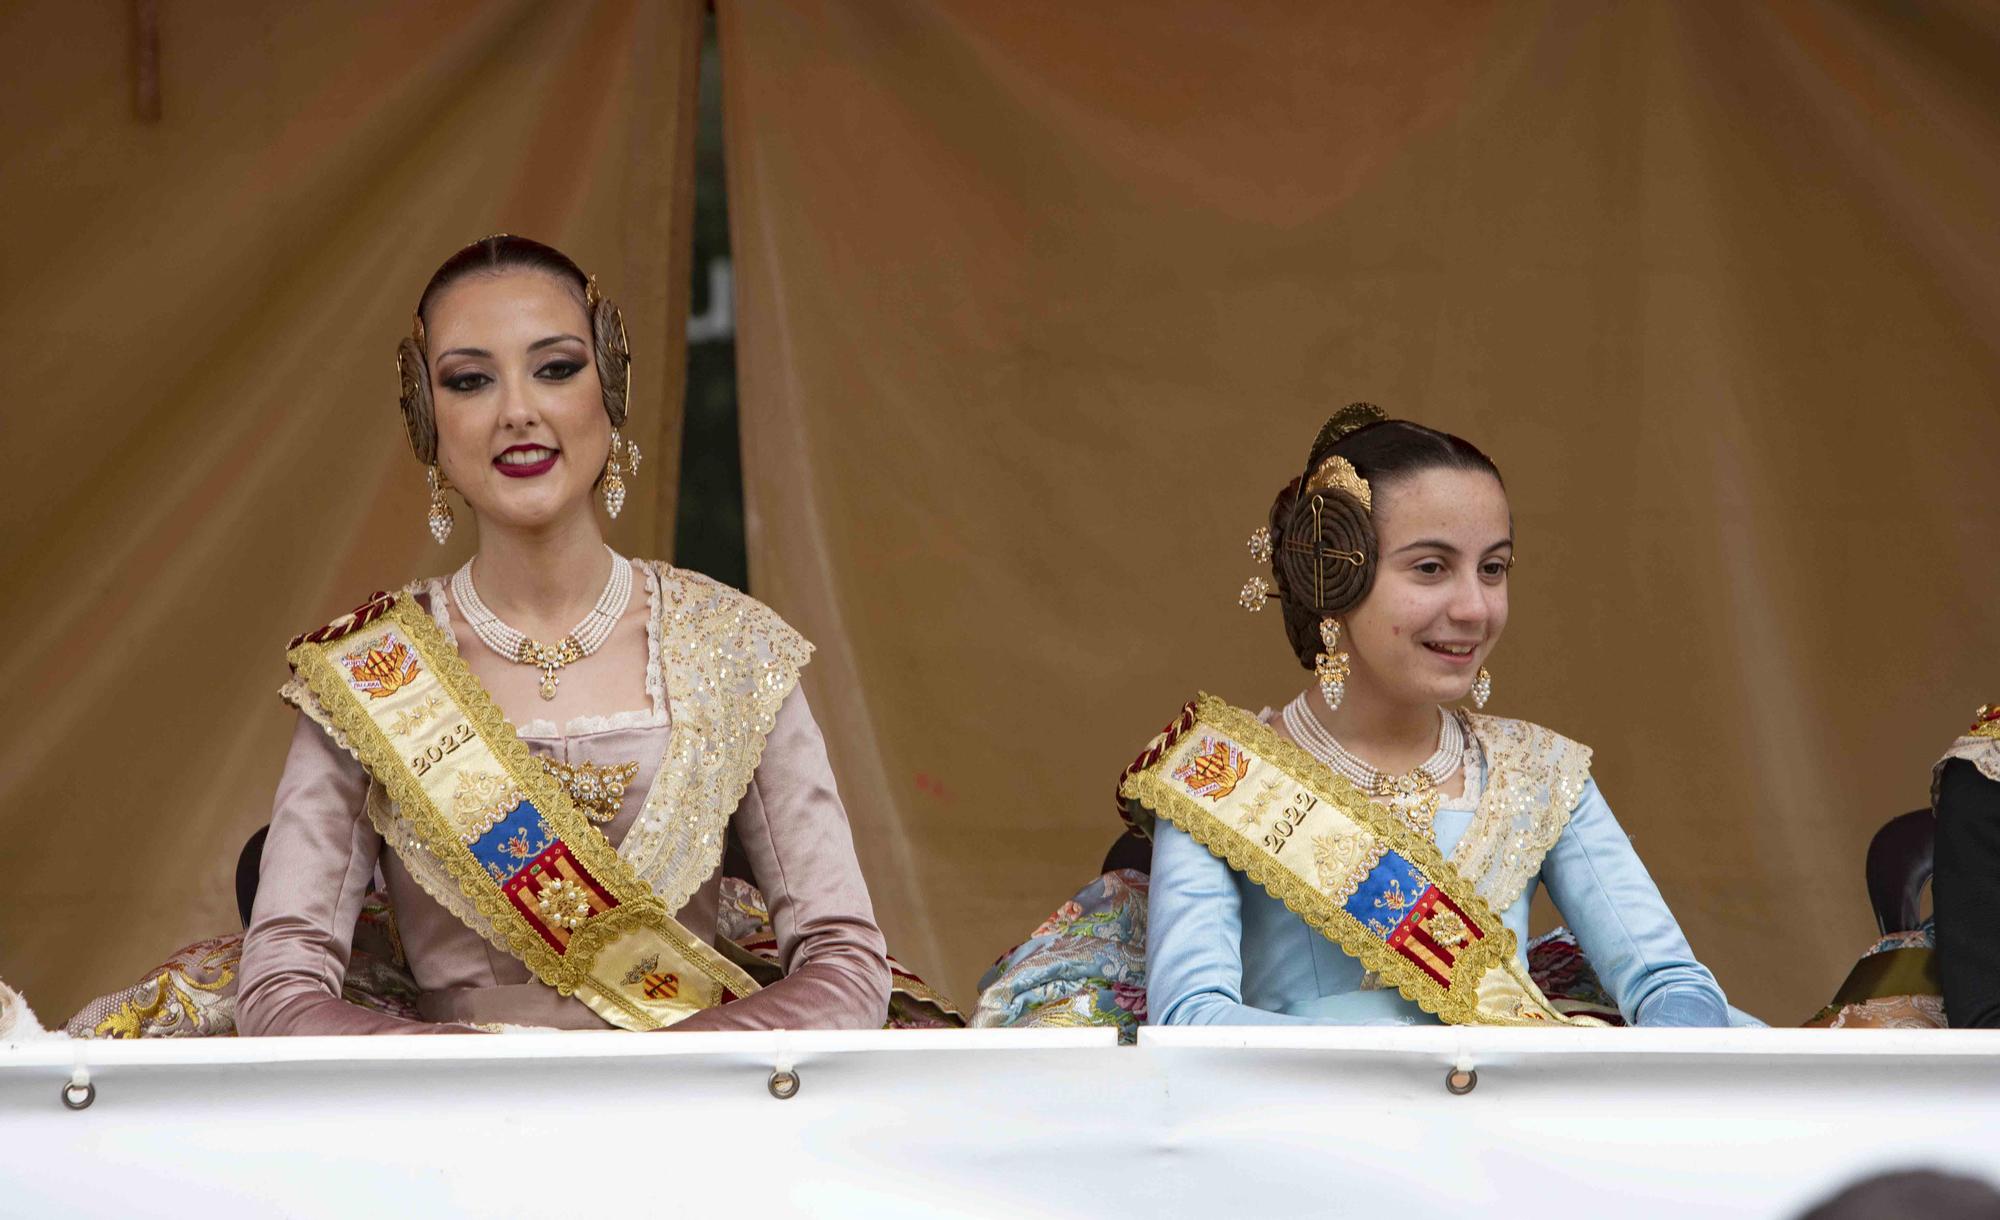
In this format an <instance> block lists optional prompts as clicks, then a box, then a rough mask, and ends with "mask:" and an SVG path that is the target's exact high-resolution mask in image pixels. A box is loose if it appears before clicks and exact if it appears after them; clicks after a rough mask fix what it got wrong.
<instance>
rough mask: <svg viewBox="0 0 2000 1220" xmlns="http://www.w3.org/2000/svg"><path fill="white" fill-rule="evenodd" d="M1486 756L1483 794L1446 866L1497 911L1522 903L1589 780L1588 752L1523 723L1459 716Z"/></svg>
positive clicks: (1471, 715) (1525, 722)
mask: <svg viewBox="0 0 2000 1220" xmlns="http://www.w3.org/2000/svg"><path fill="white" fill-rule="evenodd" d="M1459 715H1460V716H1461V717H1462V718H1463V719H1464V720H1465V722H1466V731H1467V732H1468V733H1469V734H1470V735H1471V737H1472V739H1473V740H1474V741H1477V742H1478V743H1479V749H1480V752H1481V754H1483V755H1484V760H1485V765H1486V771H1485V789H1484V791H1483V792H1481V794H1480V798H1479V808H1478V810H1477V811H1476V812H1475V813H1474V814H1473V816H1472V823H1471V825H1469V826H1467V827H1466V828H1465V834H1464V836H1463V837H1461V838H1460V839H1459V841H1458V843H1457V845H1456V846H1455V847H1454V848H1453V849H1452V853H1451V862H1452V866H1453V867H1454V868H1456V869H1457V870H1458V873H1459V875H1460V876H1461V877H1464V878H1465V879H1466V880H1468V881H1469V882H1471V883H1472V888H1473V889H1474V890H1475V891H1477V893H1478V894H1479V896H1480V897H1481V898H1483V899H1485V900H1486V902H1487V903H1488V904H1489V905H1491V906H1492V908H1493V909H1494V910H1496V911H1504V910H1506V909H1507V908H1509V907H1511V906H1513V905H1514V903H1515V902H1517V901H1519V900H1520V897H1521V891H1522V890H1523V889H1525V888H1527V884H1528V879H1529V878H1530V877H1533V876H1534V875H1535V874H1536V873H1537V872H1540V871H1541V867H1542V860H1543V858H1544V857H1546V856H1547V855H1548V854H1549V849H1550V848H1552V847H1554V846H1555V845H1556V840H1558V839H1560V838H1562V832H1563V830H1564V828H1565V827H1567V826H1568V825H1569V817H1570V814H1571V813H1573V812H1575V810H1576V806H1577V804H1578V802H1580V801H1581V800H1582V799H1583V790H1584V787H1585V786H1586V785H1588V784H1589V782H1590V759H1591V752H1590V747H1589V746H1586V745H1583V744H1581V743H1579V742H1575V741H1571V740H1570V739H1569V738H1567V737H1564V736H1563V735H1562V734H1560V733H1557V732H1555V731H1553V730H1551V729H1545V728H1543V727H1542V726H1541V725H1539V724H1532V723H1530V722H1528V721H1526V720H1508V719H1505V718H1503V717H1499V716H1481V715H1477V714H1474V713H1470V712H1460V713H1459Z"/></svg>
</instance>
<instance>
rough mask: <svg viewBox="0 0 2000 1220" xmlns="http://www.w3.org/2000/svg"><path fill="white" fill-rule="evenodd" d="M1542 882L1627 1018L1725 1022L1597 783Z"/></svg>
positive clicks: (1720, 1003) (1715, 991) (1587, 791)
mask: <svg viewBox="0 0 2000 1220" xmlns="http://www.w3.org/2000/svg"><path fill="white" fill-rule="evenodd" d="M1541 877H1542V883H1543V884H1544V885H1546V886H1548V887H1549V897H1550V898H1551V899H1553V900H1554V901H1555V904H1556V909H1557V910H1559V911H1561V912H1562V917H1563V922H1564V923H1566V924H1568V925H1569V929H1570V931H1571V932H1573V933H1575V934H1576V943H1577V945H1578V947H1579V948H1581V949H1582V950H1583V955H1584V956H1585V957H1586V958H1588V959H1589V961H1590V964H1591V966H1592V968H1594V969H1595V970H1596V971H1597V977H1598V978H1599V979H1600V980H1602V982H1603V983H1604V986H1605V989H1606V990H1607V991H1609V992H1610V993H1611V997H1612V998H1613V999H1614V1000H1616V1001H1617V1002H1618V1007H1619V1010H1620V1011H1621V1012H1623V1013H1624V1014H1625V1019H1626V1020H1627V1021H1628V1022H1630V1023H1632V1024H1634V1025H1704V1026H1705V1025H1714V1026H1721V1025H1728V1024H1729V1023H1730V1020H1729V1007H1728V1004H1727V1003H1726V1002H1725V1001H1724V999H1723V996H1722V988H1721V987H1720V986H1718V985H1717V984H1716V981H1715V976H1714V975H1713V974H1710V973H1709V972H1708V968H1707V967H1705V966H1703V965H1702V964H1701V963H1700V962H1698V961H1696V960H1695V956H1694V950H1693V949H1691V948H1689V947H1688V942H1687V937H1685V936H1683V935H1682V934H1681V927H1680V924H1678V923H1676V922H1675V921H1674V916H1673V912H1671V911H1669V910H1668V909H1667V904H1666V900H1665V899H1663V898H1661V897H1660V891H1659V887H1657V886H1655V885H1654V884H1653V878H1652V877H1651V876H1650V875H1648V874H1647V872H1646V866H1645V865H1644V864H1641V863H1640V862H1639V854H1638V853H1637V852H1635V851H1633V850H1632V841H1631V840H1630V839H1628V838H1627V837H1626V836H1625V832H1624V831H1623V830H1622V829H1620V828H1619V825H1618V819H1616V818H1614V817H1612V816H1611V807H1610V806H1609V805H1607V804H1605V803H1604V795H1603V794H1602V793H1600V792H1599V791H1598V790H1597V781H1595V780H1592V781H1591V782H1590V783H1589V784H1587V785H1585V787H1584V790H1583V799H1582V801H1581V802H1579V803H1578V805H1577V807H1576V812H1574V813H1572V814H1571V815H1570V820H1569V825H1568V826H1567V827H1566V828H1564V830H1563V833H1562V838H1560V839H1558V840H1557V841H1556V845H1555V846H1554V847H1553V848H1551V849H1550V850H1549V854H1548V855H1547V856H1546V857H1544V858H1543V860H1542V874H1541Z"/></svg>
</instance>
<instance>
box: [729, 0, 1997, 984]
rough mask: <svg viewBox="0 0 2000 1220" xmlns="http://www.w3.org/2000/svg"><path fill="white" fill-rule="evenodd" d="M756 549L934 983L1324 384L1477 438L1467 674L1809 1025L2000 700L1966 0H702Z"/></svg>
mask: <svg viewBox="0 0 2000 1220" xmlns="http://www.w3.org/2000/svg"><path fill="white" fill-rule="evenodd" d="M720 13H721V18H722V22H721V31H722V38H723V56H724V90H725V110H724V113H725V122H726V128H727V136H728V156H729V166H730V175H731V176H730V188H731V209H732V210H731V220H732V229H733V242H734V248H735V250H736V255H737V260H738V284H739V289H740V299H739V312H740V336H739V343H740V348H739V351H740V355H741V373H742V395H743V404H742V405H743V415H744V422H743V435H744V453H745V460H746V480H747V484H748V487H749V500H750V503H749V513H750V522H751V538H752V544H751V545H752V555H751V561H752V583H753V587H754V588H755V589H756V590H757V591H758V592H759V593H760V594H761V595H763V596H764V597H765V598H766V599H767V600H769V601H771V602H772V603H774V604H775V605H776V606H777V607H778V608H779V609H780V610H781V611H782V612H784V613H785V614H787V615H789V616H790V617H791V619H792V620H793V621H794V622H796V623H797V624H798V625H799V626H801V627H802V628H803V629H804V630H805V631H806V632H807V634H808V635H810V636H811V637H812V638H814V639H815V640H817V641H818V643H819V645H820V654H819V656H818V658H817V660H816V662H815V663H814V665H813V666H812V667H811V668H810V670H809V676H808V679H807V685H808V688H809V690H810V691H811V694H812V696H813V698H814V699H815V702H816V706H817V708H818V710H819V714H820V717H821V719H822V721H823V723H825V725H826V726H827V731H828V734H829V736H830V738H831V741H832V746H833V754H834V761H835V765H836V768H837V769H838V771H839V774H840V778H841V782H842V784H843V788H844V790H845V792H846V795H847V799H848V803H849V805H850V808H852V809H854V810H855V821H856V824H857V827H858V828H859V833H860V836H861V845H862V850H863V854H864V863H865V864H866V866H867V867H868V871H869V876H870V880H871V884H872V886H873V888H874V891H875V895H876V901H877V905H878V909H879V910H880V913H881V915H882V917H883V922H884V924H885V926H886V927H887V929H888V931H889V933H890V937H891V943H892V945H893V946H895V947H896V948H897V950H898V951H899V952H900V953H902V954H903V955H905V956H906V957H908V958H909V959H910V960H911V961H912V963H913V964H915V965H917V966H918V967H920V968H922V969H923V970H926V971H934V972H937V975H938V977H939V978H940V980H941V981H943V982H945V983H947V984H949V985H950V986H951V987H952V989H953V990H955V991H956V992H957V994H958V995H959V996H960V997H961V998H963V999H968V1000H969V999H970V997H971V995H972V981H973V979H974V977H975V976H976V975H977V974H978V972H979V970H980V968H981V967H982V966H983V965H984V964H985V963H986V962H987V961H989V960H991V958H992V957H993V956H994V955H995V954H997V953H999V952H1001V951H1002V950H1004V949H1006V948H1007V947H1008V946H1009V945H1011V944H1013V943H1014V942H1016V941H1018V940H1020V939H1021V938H1022V937H1023V936H1025V935H1026V934H1027V932H1028V931H1029V930H1030V929H1031V928H1032V927H1033V926H1034V925H1035V923H1036V922H1037V921H1038V920H1039V919H1041V918H1042V917H1043V916H1044V915H1045V914H1046V913H1047V912H1048V911H1049V910H1050V909H1052V908H1053V907H1054V906H1055V904H1056V903H1057V902H1058V901H1059V900H1061V899H1062V898H1064V897H1066V896H1067V895H1068V894H1069V892H1070V891H1071V889H1072V888H1073V887H1075V886H1077V885H1079V884H1081V883H1082V882H1083V881H1085V880H1086V879H1088V878H1089V877H1090V876H1092V875H1093V874H1094V873H1095V871H1096V863H1097V858H1098V856H1099V854H1100V853H1101V852H1102V851H1103V849H1104V848H1105V846H1106V845H1107V844H1108V843H1109V842H1110V840H1111V839H1112V837H1113V836H1114V834H1115V833H1116V832H1117V829H1118V826H1117V823H1116V821H1115V819H1114V817H1113V813H1112V806H1111V799H1110V798H1111V789H1112V785H1113V781H1114V778H1115V776H1116V774H1117V772H1118V770H1119V768H1120V767H1121V766H1122V765H1123V764H1124V763H1125V762H1126V761H1127V760H1129V759H1130V757H1131V756H1132V755H1133V754H1134V753H1135V752H1136V751H1137V750H1138V749H1139V747H1140V746H1141V745H1143V744H1144V742H1145V741H1146V739H1147V737H1148V736H1149V735H1150V734H1151V733H1152V732H1153V731H1154V730H1155V729H1157V728H1158V726H1159V725H1160V724H1162V723H1164V722H1165V721H1166V720H1167V718H1168V717H1169V716H1170V715H1171V714H1172V713H1173V711H1174V709H1175V708H1176V707H1178V705H1179V704H1180V702H1181V701H1182V700H1184V699H1186V698H1188V697H1189V696H1190V695H1191V694H1193V693H1194V691H1195V690H1196V689H1198V688H1207V689H1209V690H1211V691H1215V692H1217V693H1220V694H1222V695H1225V696H1227V697H1229V698H1231V699H1233V700H1236V701H1238V702H1241V703H1246V704H1248V705H1250V706H1251V707H1257V706H1260V705H1262V704H1269V703H1275V702H1277V701H1279V700H1282V699H1284V698H1286V697H1287V696H1288V695H1290V694H1291V693H1292V692H1293V691H1294V690H1296V689H1297V688H1299V687H1300V686H1301V685H1302V683H1303V681H1304V678H1305V675H1304V674H1303V673H1301V671H1299V670H1298V669H1296V668H1295V667H1294V666H1293V664H1292V662H1291V659H1290V657H1289V655H1288V654H1287V651H1286V648H1285V645H1284V643H1283V640H1282V632H1281V629H1280V626H1279V623H1278V621H1277V616H1276V614H1275V613H1266V614H1264V615H1262V616H1260V617H1257V618H1250V617H1248V616H1246V615H1245V614H1243V613H1242V612H1241V611H1240V610H1238V609H1237V608H1236V606H1235V597H1236V590H1237V589H1238V587H1239V586H1240V585H1241V584H1242V582H1243V581H1244V579H1245V578H1246V577H1248V576H1249V575H1250V574H1251V572H1252V570H1253V569H1252V565H1251V564H1250V562H1249V560H1248V559H1247V557H1246V555H1245V552H1244V549H1243V540H1244V538H1245V536H1246V535H1247V534H1248V533H1249V531H1250V529H1251V528H1252V527H1253V526H1255V525H1256V524H1258V523H1259V522H1260V521H1261V520H1262V519H1263V517H1264V514H1265V511H1266V508H1267V506H1268V504H1269V502H1270V497H1271V494H1272V493H1273V491H1274V490H1275V489H1276V487H1277V486H1278V484H1279V483H1281V482H1282V481H1283V480H1285V479H1286V478H1288V477H1289V476H1290V475H1292V474H1293V473H1295V472H1296V469H1297V466H1298V464H1299V463H1300V462H1302V461H1303V457H1304V450H1305V448H1306V446H1307V444H1308V442H1309V441H1310V439H1311V437H1312V434H1313V432H1314V430H1315V429H1316V428H1317V426H1318V425H1319V423H1320V422H1321V421H1322V420H1323V419H1324V418H1325V417H1326V415H1327V414H1328V413H1329V412H1330V411H1331V410H1332V409H1334V408H1336V407H1338V406H1339V405H1341V404H1343V403H1345V402H1347V401H1349V400H1350V399H1356V398H1366V399H1371V400H1373V401H1375V402H1378V403H1381V404H1383V405H1384V406H1386V407H1387V408H1389V409H1390V410H1391V411H1393V412H1396V413H1399V414H1406V415H1409V416H1412V417H1414V418H1417V419H1420V420H1423V421H1425V422H1428V423H1431V424H1435V425H1438V426H1441V427H1445V428H1449V429H1452V430H1454V431H1458V432H1461V433H1463V434H1465V435H1466V436H1469V437H1471V438H1472V439H1474V440H1475V441H1477V442H1478V443H1479V444H1480V445H1481V446H1483V447H1484V448H1486V449H1487V451H1488V452H1490V453H1491V454H1492V455H1493V456H1494V457H1495V458H1496V459H1497V461H1498V462H1499V464H1500V466H1501V468H1502V469H1503V470H1504V471H1505V472H1506V475H1507V478H1508V482H1509V487H1510V491H1511V495H1512V501H1513V507H1514V512H1515V517H1516V523H1517V530H1518V537H1519V546H1520V555H1521V562H1520V565H1519V567H1518V568H1517V570H1516V572H1515V574H1514V577H1513V598H1514V602H1513V622H1512V625H1511V627H1510V628H1509V631H1508V636H1507V639H1506V641H1505V642H1504V643H1503V645H1502V646H1501V648H1500V650H1499V652H1498V654H1497V657H1496V659H1495V661H1494V663H1493V670H1494V673H1495V680H1496V693H1495V696H1494V701H1493V703H1492V705H1491V708H1490V709H1489V710H1491V711H1495V712H1499V713H1501V714H1506V715H1516V716H1524V717H1528V718H1532V719H1534V720H1537V721H1541V722H1544V723H1547V724H1549V725H1551V726H1553V727H1556V728H1558V729H1560V730H1562V731H1564V732H1566V733H1569V734H1571V735H1573V736H1576V737H1579V738H1581V739H1583V740H1585V741H1587V742H1589V743H1590V744H1592V745H1593V746H1595V747H1596V749H1597V752H1598V753H1597V759H1598V761H1597V766H1596V775H1597V778H1598V779H1599V781H1600V782H1601V784H1602V786H1603V790H1604V792H1605V793H1606V795H1607V796H1608V798H1609V800H1610V802H1611V804H1612V806H1613V808H1614V809H1615V810H1616V811H1617V812H1618V814H1619V816H1620V818H1621V820H1622V821H1623V823H1624V825H1625V827H1626V829H1627V830H1628V831H1629V832H1630V833H1631V834H1632V836H1633V838H1634V840H1635V842H1636V844H1637V847H1638V849H1639V851H1640V852H1641V853H1642V854H1643V856H1644V857H1645V859H1646V861H1647V862H1648V864H1649V865H1650V867H1651V868H1652V870H1653V873H1654V875H1655V876H1656V878H1657V879H1658V881H1659V883H1660V885H1661V888H1662V889H1663V890H1664V891H1665V894H1666V896H1667V898H1668V900H1669V901H1670V902H1671V903H1672V905H1673V907H1674V909H1675V911H1676V912H1677V913H1678V914H1679V916H1680V918H1681V921H1682V923H1683V925H1684V926H1685V927H1686V929H1687V931H1688V933H1689V935H1690V937H1691V938H1692V940H1693V943H1694V945H1695V948H1696V949H1697V951H1698V952H1699V953H1700V955H1701V956H1702V957H1703V958H1704V959H1705V960H1707V961H1708V962H1709V963H1710V964H1711V965H1712V966H1713V967H1714V968H1715V969H1716V971H1717V973H1718V974H1719V975H1720V976H1721V979H1722V981H1723V983H1724V985H1725V986H1726V988H1727V989H1728V991H1729V993H1730V995H1731V997H1732V998H1733V999H1734V1000H1736V1001H1737V1002H1738V1003H1739V1004H1742V1005H1744V1006H1746V1007H1748V1008H1750V1009H1751V1010H1753V1011H1755V1012H1757V1013H1760V1014H1762V1015H1763V1016H1765V1017H1766V1018H1768V1019H1770V1020H1772V1021H1774V1022H1786V1023H1790V1022H1796V1021H1799V1020H1801V1019H1803V1018H1805V1017H1806V1016H1808V1015H1810V1014H1811V1013H1812V1011H1813V1010H1814V1009H1815V1008H1817V1007H1818V1006H1819V1005H1820V1004H1821V1003H1823V1002H1824V1001H1825V999H1826V998H1827V997H1828V996H1829V994H1830V992H1831V990H1832V989H1833V987H1834V986H1835V985H1836V984H1837V983H1838V982H1839V981H1840V979H1841V977H1842V976H1843V974H1844V972H1845V971H1846V969H1847V967H1848V966H1849V965H1850V964H1851V963H1852V961H1853V960H1854V958H1855V956H1856V954H1857V953H1858V952H1859V950H1860V949H1861V948H1862V947H1863V945H1864V944H1865V943H1866V941H1867V938H1868V936H1869V934H1870V933H1871V932H1872V924H1871V921H1870V918H1869V916H1868V913H1867V907H1866V905H1865V900H1864V895H1863V887H1862V882H1861V856H1862V851H1863V848H1864V846H1865V845H1866V843H1867V841H1868V837H1869V835H1870V833H1871V832H1872V831H1873V829H1874V828H1875V827H1876V826H1878V825H1879V824H1880V823H1881V822H1882V821H1883V820H1884V819H1885V818H1886V817H1888V816H1889V815H1891V814H1895V813H1899V812H1902V811H1904V810H1908V809H1911V808H1914V807H1917V806H1919V805H1921V804H1922V803H1923V802H1924V800H1925V797H1926V782H1927V770H1928V768H1929V766H1930V764H1931V762H1932V760H1933V759H1934V758H1935V757H1936V756H1937V755H1938V753H1939V752H1940V751H1941V750H1942V748H1943V746H1944V745H1945V743H1946V742H1947V741H1948V740H1949V739H1950V738H1951V737H1952V736H1953V735H1954V734H1955V732H1957V731H1958V730H1959V729H1961V728H1962V727H1963V726H1964V724H1965V723H1966V721H1967V720H1968V719H1969V717H1970V714H1971V712H1972V709H1973V706H1974V705H1975V704H1976V703H1977V702H1979V701H1981V700H1983V699H1987V700H1990V699H1993V698H1996V697H2000V667H1996V666H1995V664H1994V654H1993V641H1994V640H1995V639H1996V638H2000V563H1996V558H1997V557H2000V500H1997V499H1996V497H1995V495H1994V484H1993V475H1994V470H1995V460H1996V454H2000V402H1996V400H2000V226H1996V225H1995V224H1994V222H1993V218H1994V216H1995V215H1996V214H2000V10H1996V9H1995V8H1993V7H1992V6H1990V5H1983V4H1979V3H1972V2H1970V0H1967V2H1963V3H1950V2H1934V0H1933V2H1925V3H1915V4H1904V5H1881V4H1867V3H1858V2H1854V3H1840V2H1834V0H1773V2H1770V3H1761V4H1755V5H1747V4H1746V5H1679V4H1621V5H1599V4H1574V3H1561V2H1543V3H1518V2H1510V3H1504V4H1503V3H1489V4H1473V3H1450V4H1439V3H1415V4H1412V3H1408V2H1406V0H1396V2H1395V3H1376V4H1360V5H1312V4H1279V3H1232V4H1217V3H1201V2H1194V0H1170V2H1167V3H1151V4H1146V5H1136V4H1112V5H1073V4H1061V3H1055V2H1053V0H1033V2H1030V3H1017V4H1008V5H990V4H983V3H976V2H973V0H960V2H948V3H940V2H938V0H922V2H917V0H905V2H894V3H890V2H884V3H875V4H866V5H827V4H784V5H778V4H749V3H737V2H733V0H724V3H723V4H722V5H721V8H720Z"/></svg>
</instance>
